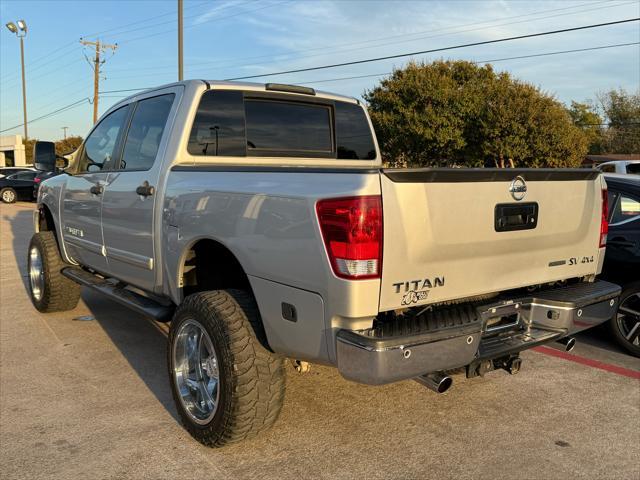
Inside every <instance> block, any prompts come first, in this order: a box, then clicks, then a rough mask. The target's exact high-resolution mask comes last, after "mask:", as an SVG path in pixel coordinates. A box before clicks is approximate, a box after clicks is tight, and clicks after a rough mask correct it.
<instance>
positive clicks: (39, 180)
mask: <svg viewBox="0 0 640 480" xmlns="http://www.w3.org/2000/svg"><path fill="white" fill-rule="evenodd" d="M33 181H34V182H35V183H40V182H41V181H42V179H41V178H38V177H35V178H34V179H33Z"/></svg>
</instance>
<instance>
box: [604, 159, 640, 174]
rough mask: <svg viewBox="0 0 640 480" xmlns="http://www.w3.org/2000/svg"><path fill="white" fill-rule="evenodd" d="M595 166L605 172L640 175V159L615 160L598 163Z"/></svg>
mask: <svg viewBox="0 0 640 480" xmlns="http://www.w3.org/2000/svg"><path fill="white" fill-rule="evenodd" d="M595 168H596V169H597V170H600V171H601V172H604V173H620V174H623V175H627V174H635V175H640V160H614V161H612V162H605V163H601V164H600V165H596V167H595Z"/></svg>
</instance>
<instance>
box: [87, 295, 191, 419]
mask: <svg viewBox="0 0 640 480" xmlns="http://www.w3.org/2000/svg"><path fill="white" fill-rule="evenodd" d="M82 300H83V301H84V303H85V305H86V306H87V308H88V309H89V311H90V312H91V314H92V315H93V317H94V318H95V320H96V321H97V322H98V323H99V324H100V327H101V328H102V330H103V331H104V332H105V333H106V334H107V335H108V337H109V339H110V340H111V342H112V343H113V345H114V346H115V347H116V348H117V349H118V350H119V351H120V353H121V354H122V356H123V357H124V358H125V360H126V361H127V363H129V365H130V366H131V368H133V370H134V371H135V373H136V374H137V375H138V377H139V378H140V379H141V380H142V381H143V382H144V383H145V385H146V386H147V388H148V389H149V391H150V392H151V393H153V395H154V396H155V397H156V399H157V400H158V402H160V404H161V405H162V406H163V407H164V408H165V410H167V412H168V413H169V414H170V415H171V417H173V419H174V420H176V421H177V422H178V423H179V422H180V421H179V417H178V414H177V411H176V410H175V407H174V403H173V397H172V395H171V390H170V388H169V376H168V374H167V370H166V363H167V360H166V356H167V337H166V334H165V333H164V332H163V331H162V330H161V327H160V326H159V325H157V324H154V323H153V322H151V321H149V320H146V319H145V318H143V317H142V316H140V315H138V314H136V313H134V312H132V311H131V310H129V309H127V308H126V307H123V306H120V305H118V304H117V303H115V302H114V301H112V300H110V299H109V298H107V297H104V296H102V295H100V294H99V293H94V292H92V291H90V290H88V289H83V290H82Z"/></svg>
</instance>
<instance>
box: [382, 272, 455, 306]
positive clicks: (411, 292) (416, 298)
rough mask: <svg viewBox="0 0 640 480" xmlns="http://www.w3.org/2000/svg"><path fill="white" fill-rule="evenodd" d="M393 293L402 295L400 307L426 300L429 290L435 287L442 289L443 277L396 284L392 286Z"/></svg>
mask: <svg viewBox="0 0 640 480" xmlns="http://www.w3.org/2000/svg"><path fill="white" fill-rule="evenodd" d="M393 286H394V288H395V293H402V294H403V295H402V301H401V302H400V304H401V305H411V304H412V303H418V302H420V301H422V300H426V299H427V297H428V296H429V290H431V289H432V288H436V287H444V277H435V278H433V279H429V278H425V279H422V280H409V281H406V282H398V283H394V284H393Z"/></svg>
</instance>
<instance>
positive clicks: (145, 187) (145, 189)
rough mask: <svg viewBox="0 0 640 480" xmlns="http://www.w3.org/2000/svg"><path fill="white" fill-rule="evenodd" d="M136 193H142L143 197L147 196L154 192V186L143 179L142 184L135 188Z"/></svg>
mask: <svg viewBox="0 0 640 480" xmlns="http://www.w3.org/2000/svg"><path fill="white" fill-rule="evenodd" d="M136 193H137V194H138V195H142V196H143V197H148V196H150V195H153V194H154V193H156V188H155V187H154V186H152V185H149V182H147V181H146V180H145V181H144V182H142V185H140V186H139V187H138V188H136Z"/></svg>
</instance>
